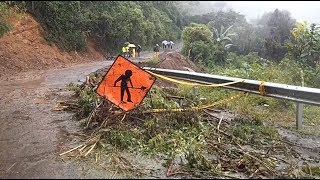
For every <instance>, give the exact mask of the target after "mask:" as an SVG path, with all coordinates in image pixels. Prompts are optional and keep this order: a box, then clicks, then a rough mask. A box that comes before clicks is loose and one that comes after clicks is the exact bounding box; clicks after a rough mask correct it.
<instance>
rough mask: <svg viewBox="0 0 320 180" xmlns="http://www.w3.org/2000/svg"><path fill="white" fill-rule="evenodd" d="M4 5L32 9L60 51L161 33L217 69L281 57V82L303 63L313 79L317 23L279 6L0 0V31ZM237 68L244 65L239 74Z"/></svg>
mask: <svg viewBox="0 0 320 180" xmlns="http://www.w3.org/2000/svg"><path fill="white" fill-rule="evenodd" d="M8 5H9V6H15V7H19V8H21V9H25V10H26V11H27V12H29V13H31V14H33V15H34V16H35V17H36V18H37V19H38V20H39V22H40V23H41V24H42V27H43V28H44V29H45V32H46V35H45V37H46V39H47V40H48V41H49V42H53V43H56V44H58V45H59V47H60V48H62V49H64V50H66V51H72V50H85V47H86V43H87V41H88V40H94V42H95V43H97V45H98V46H99V47H100V48H101V49H102V50H104V51H106V52H113V53H115V54H118V53H119V52H120V50H121V46H122V45H123V43H124V42H126V41H130V42H132V43H135V44H140V45H142V46H143V47H144V49H148V48H150V47H152V46H153V45H154V44H156V43H158V44H160V43H161V41H162V40H164V39H166V40H173V41H179V40H182V41H183V49H182V53H183V54H184V55H185V56H188V57H189V58H190V59H191V60H193V61H194V62H197V63H199V64H202V65H203V66H205V67H207V68H209V69H211V70H212V68H213V67H214V68H213V69H215V71H216V69H217V68H219V67H221V68H222V69H224V71H223V72H224V74H226V72H232V73H231V74H230V75H236V74H238V76H240V77H248V74H250V73H249V71H253V72H256V74H263V73H262V72H265V71H266V69H270V68H271V69H272V68H273V67H276V68H279V67H280V66H283V64H287V65H288V66H290V68H291V69H292V68H293V67H296V69H292V70H291V72H290V73H291V74H290V73H289V72H287V71H286V73H287V75H288V74H289V77H291V78H292V80H288V78H286V80H287V82H283V83H293V84H296V85H301V71H303V72H304V75H305V76H306V77H305V82H306V85H308V86H312V87H320V84H319V82H318V81H319V80H317V79H318V78H317V76H318V74H319V72H320V70H319V59H320V58H319V55H320V45H319V44H320V43H319V40H320V31H319V27H318V25H316V24H313V23H311V24H310V23H308V22H296V20H295V19H294V18H293V17H292V16H291V14H290V13H289V12H288V11H286V10H278V9H276V10H274V11H272V12H268V13H265V14H264V15H263V16H261V17H260V18H258V19H255V20H251V21H250V22H248V21H247V19H246V18H245V16H244V15H242V14H240V13H238V12H235V11H233V10H232V9H226V8H225V3H223V2H216V3H214V4H213V5H211V6H206V5H205V4H204V2H193V1H183V2H178V1H39V2H38V1H5V2H2V3H1V5H0V35H2V34H4V33H5V32H7V31H8V30H9V27H10V26H9V25H7V24H5V23H3V20H2V19H3V17H4V16H5V14H6V11H7V9H8ZM252 57H254V60H252ZM271 66H272V67H271ZM258 67H259V68H258ZM260 67H263V68H260ZM226 68H231V69H226ZM239 68H240V69H242V70H241V72H242V71H243V72H245V73H242V74H239V72H238V71H239ZM284 68H286V67H284ZM290 68H286V69H290ZM211 70H209V71H211ZM260 71H261V72H260ZM235 72H238V73H235ZM280 73H284V72H280ZM287 75H284V77H285V76H287ZM297 77H299V78H297ZM251 78H254V79H259V78H265V76H264V77H261V76H254V77H252V76H251ZM278 79H279V78H278ZM259 80H260V79H259ZM265 80H266V79H265ZM270 80H271V81H278V80H277V79H270Z"/></svg>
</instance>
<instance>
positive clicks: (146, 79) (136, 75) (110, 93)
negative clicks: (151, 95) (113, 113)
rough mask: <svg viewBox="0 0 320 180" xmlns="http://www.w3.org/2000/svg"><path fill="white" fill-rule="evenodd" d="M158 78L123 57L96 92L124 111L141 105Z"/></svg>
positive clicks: (118, 60) (118, 58) (115, 62)
mask: <svg viewBox="0 0 320 180" xmlns="http://www.w3.org/2000/svg"><path fill="white" fill-rule="evenodd" d="M155 80H156V78H155V77H154V76H153V75H151V74H149V73H148V72H146V71H145V70H143V69H142V68H140V67H139V66H137V65H135V64H134V63H132V62H131V61H129V60H127V59H126V58H124V57H122V56H118V57H117V58H116V60H115V61H114V63H113V64H112V66H111V67H110V69H109V70H108V72H107V74H106V75H105V77H104V78H103V79H102V81H101V82H100V83H99V85H98V88H97V90H96V92H97V93H98V94H99V95H100V96H103V97H105V98H106V99H107V100H109V101H111V102H112V103H113V104H115V105H117V106H118V107H120V108H121V109H123V110H124V111H129V110H132V109H134V108H135V107H136V106H138V105H140V104H141V102H142V101H143V99H144V98H145V96H146V95H147V93H148V92H149V90H150V89H151V87H152V85H153V83H154V82H155Z"/></svg>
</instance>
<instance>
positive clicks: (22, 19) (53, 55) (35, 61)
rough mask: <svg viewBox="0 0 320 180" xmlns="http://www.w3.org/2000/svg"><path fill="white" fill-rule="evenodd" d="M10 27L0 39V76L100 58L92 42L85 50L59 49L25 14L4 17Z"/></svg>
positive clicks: (34, 21)
mask: <svg viewBox="0 0 320 180" xmlns="http://www.w3.org/2000/svg"><path fill="white" fill-rule="evenodd" d="M6 22H7V23H9V24H11V25H12V30H11V31H10V32H7V33H6V34H5V35H4V36H3V37H2V38H0V76H3V75H12V74H15V73H18V72H23V71H29V70H42V69H47V68H54V67H64V66H65V65H66V64H70V63H79V62H89V61H93V60H102V58H103V55H102V54H101V53H100V52H98V51H97V50H96V48H95V46H94V44H93V43H90V42H89V43H88V45H87V51H88V53H83V54H82V53H77V52H71V53H67V52H63V51H62V50H60V49H59V48H58V47H57V46H55V45H54V44H49V43H48V42H47V41H46V40H45V39H44V36H43V35H44V31H43V29H42V27H41V26H40V24H39V23H38V22H37V21H36V19H35V18H33V17H32V16H31V15H29V14H14V13H13V15H11V16H10V17H7V18H6Z"/></svg>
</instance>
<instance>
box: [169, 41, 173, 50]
mask: <svg viewBox="0 0 320 180" xmlns="http://www.w3.org/2000/svg"><path fill="white" fill-rule="evenodd" d="M173 45H174V43H173V42H172V41H170V42H169V46H170V49H172V46H173Z"/></svg>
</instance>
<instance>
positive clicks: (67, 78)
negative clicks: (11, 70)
mask: <svg viewBox="0 0 320 180" xmlns="http://www.w3.org/2000/svg"><path fill="white" fill-rule="evenodd" d="M112 62H113V61H100V62H94V63H88V64H81V65H75V66H72V67H68V68H63V69H57V70H48V71H32V72H27V73H23V74H17V75H15V76H11V77H1V79H0V122H1V127H0V128H1V129H0V147H1V149H0V177H1V178H99V177H100V178H107V177H109V175H108V174H105V173H106V172H105V171H98V170H92V169H90V170H85V169H86V166H88V165H84V164H79V162H71V161H70V162H63V161H62V160H61V158H60V157H59V155H58V154H59V153H61V152H63V151H66V150H68V149H69V148H70V147H71V146H72V144H71V143H72V142H70V141H71V140H73V139H74V137H73V134H74V133H77V132H78V131H79V130H80V129H79V126H77V125H76V124H77V122H75V121H72V120H71V119H72V114H70V113H66V112H57V111H53V110H52V109H53V108H54V107H55V105H56V103H57V101H59V100H63V99H64V98H65V97H66V96H68V92H66V91H65V90H64V88H65V86H66V85H67V84H69V83H70V82H75V83H77V82H78V81H79V80H80V81H84V80H85V76H86V75H88V74H89V73H90V72H93V71H96V70H97V69H99V68H102V67H104V66H109V65H111V63H112Z"/></svg>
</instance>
